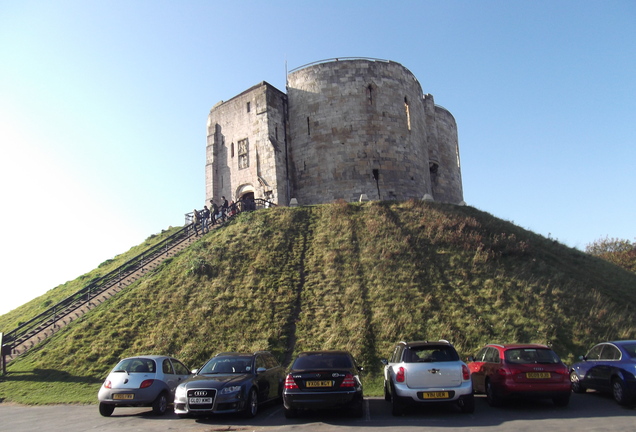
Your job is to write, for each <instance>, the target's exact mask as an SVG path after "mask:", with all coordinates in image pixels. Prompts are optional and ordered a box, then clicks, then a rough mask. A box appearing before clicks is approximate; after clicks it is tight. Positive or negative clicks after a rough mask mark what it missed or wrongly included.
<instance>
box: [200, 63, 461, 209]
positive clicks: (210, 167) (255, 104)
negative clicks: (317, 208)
mask: <svg viewBox="0 0 636 432" xmlns="http://www.w3.org/2000/svg"><path fill="white" fill-rule="evenodd" d="M239 147H240V148H239ZM239 153H240V154H239ZM245 193H254V197H255V198H265V199H270V200H272V201H273V202H275V203H277V204H280V205H287V204H288V203H289V200H290V198H296V199H297V201H298V203H299V204H301V205H303V204H318V203H327V202H333V201H335V200H338V199H343V200H345V201H357V200H358V199H359V198H360V196H361V195H362V194H366V196H367V197H368V198H369V199H372V200H392V199H398V200H405V199H411V198H413V199H422V198H423V197H424V196H425V195H427V194H429V195H432V196H433V198H434V199H435V200H436V201H443V202H452V203H460V202H461V201H463V192H462V183H461V169H460V165H459V147H458V139H457V125H456V123H455V119H454V118H453V116H452V115H451V113H450V112H448V111H447V110H446V109H444V108H442V107H439V106H437V105H435V103H434V100H433V97H432V96H431V95H424V94H423V92H422V88H421V86H420V84H419V82H418V80H417V79H416V78H415V76H414V75H413V74H412V73H411V72H410V71H409V70H408V69H406V68H405V67H403V66H402V65H400V64H398V63H395V62H391V61H384V60H371V59H346V60H336V61H327V62H321V63H316V64H312V65H308V66H305V67H302V68H299V69H296V70H294V71H292V72H290V73H289V74H288V76H287V94H286V95H285V94H284V93H282V92H280V91H279V90H277V89H275V88H274V87H272V86H271V85H269V84H267V83H266V82H263V83H261V84H259V85H256V86H254V87H252V88H250V89H248V90H246V91H245V92H243V93H241V94H240V95H238V96H236V97H234V98H232V99H231V100H229V101H227V102H222V103H219V104H217V105H216V106H215V107H214V108H212V110H211V111H210V115H209V118H208V144H207V157H206V201H207V202H209V200H210V199H211V198H212V197H214V198H215V199H217V198H218V200H217V203H218V202H219V200H220V198H221V195H225V196H226V197H227V199H228V200H237V199H238V198H240V197H241V196H242V195H243V194H245Z"/></svg>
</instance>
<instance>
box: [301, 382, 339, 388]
mask: <svg viewBox="0 0 636 432" xmlns="http://www.w3.org/2000/svg"><path fill="white" fill-rule="evenodd" d="M332 385H333V382H332V381H307V382H306V383H305V386H306V387H331V386H332Z"/></svg>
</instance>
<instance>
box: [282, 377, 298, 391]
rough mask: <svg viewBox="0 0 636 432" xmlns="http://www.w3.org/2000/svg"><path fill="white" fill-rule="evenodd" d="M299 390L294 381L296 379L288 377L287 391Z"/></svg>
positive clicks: (286, 381) (286, 380) (286, 379)
mask: <svg viewBox="0 0 636 432" xmlns="http://www.w3.org/2000/svg"><path fill="white" fill-rule="evenodd" d="M297 388H298V384H296V381H294V378H292V376H291V374H289V375H287V378H285V389H287V390H294V389H297Z"/></svg>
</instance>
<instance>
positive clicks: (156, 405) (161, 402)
mask: <svg viewBox="0 0 636 432" xmlns="http://www.w3.org/2000/svg"><path fill="white" fill-rule="evenodd" d="M166 411H168V397H167V396H166V393H165V392H161V393H160V394H159V396H157V399H155V401H154V402H153V403H152V413H153V414H154V415H158V416H160V415H164V414H165V413H166Z"/></svg>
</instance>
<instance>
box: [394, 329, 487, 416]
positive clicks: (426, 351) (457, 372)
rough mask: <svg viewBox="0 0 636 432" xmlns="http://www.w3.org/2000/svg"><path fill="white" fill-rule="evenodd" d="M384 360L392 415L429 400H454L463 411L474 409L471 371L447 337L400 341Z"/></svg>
mask: <svg viewBox="0 0 636 432" xmlns="http://www.w3.org/2000/svg"><path fill="white" fill-rule="evenodd" d="M382 363H383V364H384V399H385V400H386V401H390V402H391V404H392V413H393V415H395V416H398V415H402V414H403V413H404V408H405V407H406V406H408V405H416V404H419V403H430V402H453V403H456V404H457V406H458V407H459V408H460V409H461V411H462V412H465V413H472V412H474V411H475V400H474V396H473V387H472V382H471V379H470V371H469V370H468V366H466V364H465V363H464V362H463V361H461V360H460V359H459V355H458V354H457V351H456V350H455V348H454V347H453V345H451V344H450V343H449V342H448V341H445V340H439V341H437V342H429V341H418V342H400V343H398V344H397V345H396V346H395V348H394V349H393V355H392V356H391V358H390V359H389V360H382Z"/></svg>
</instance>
